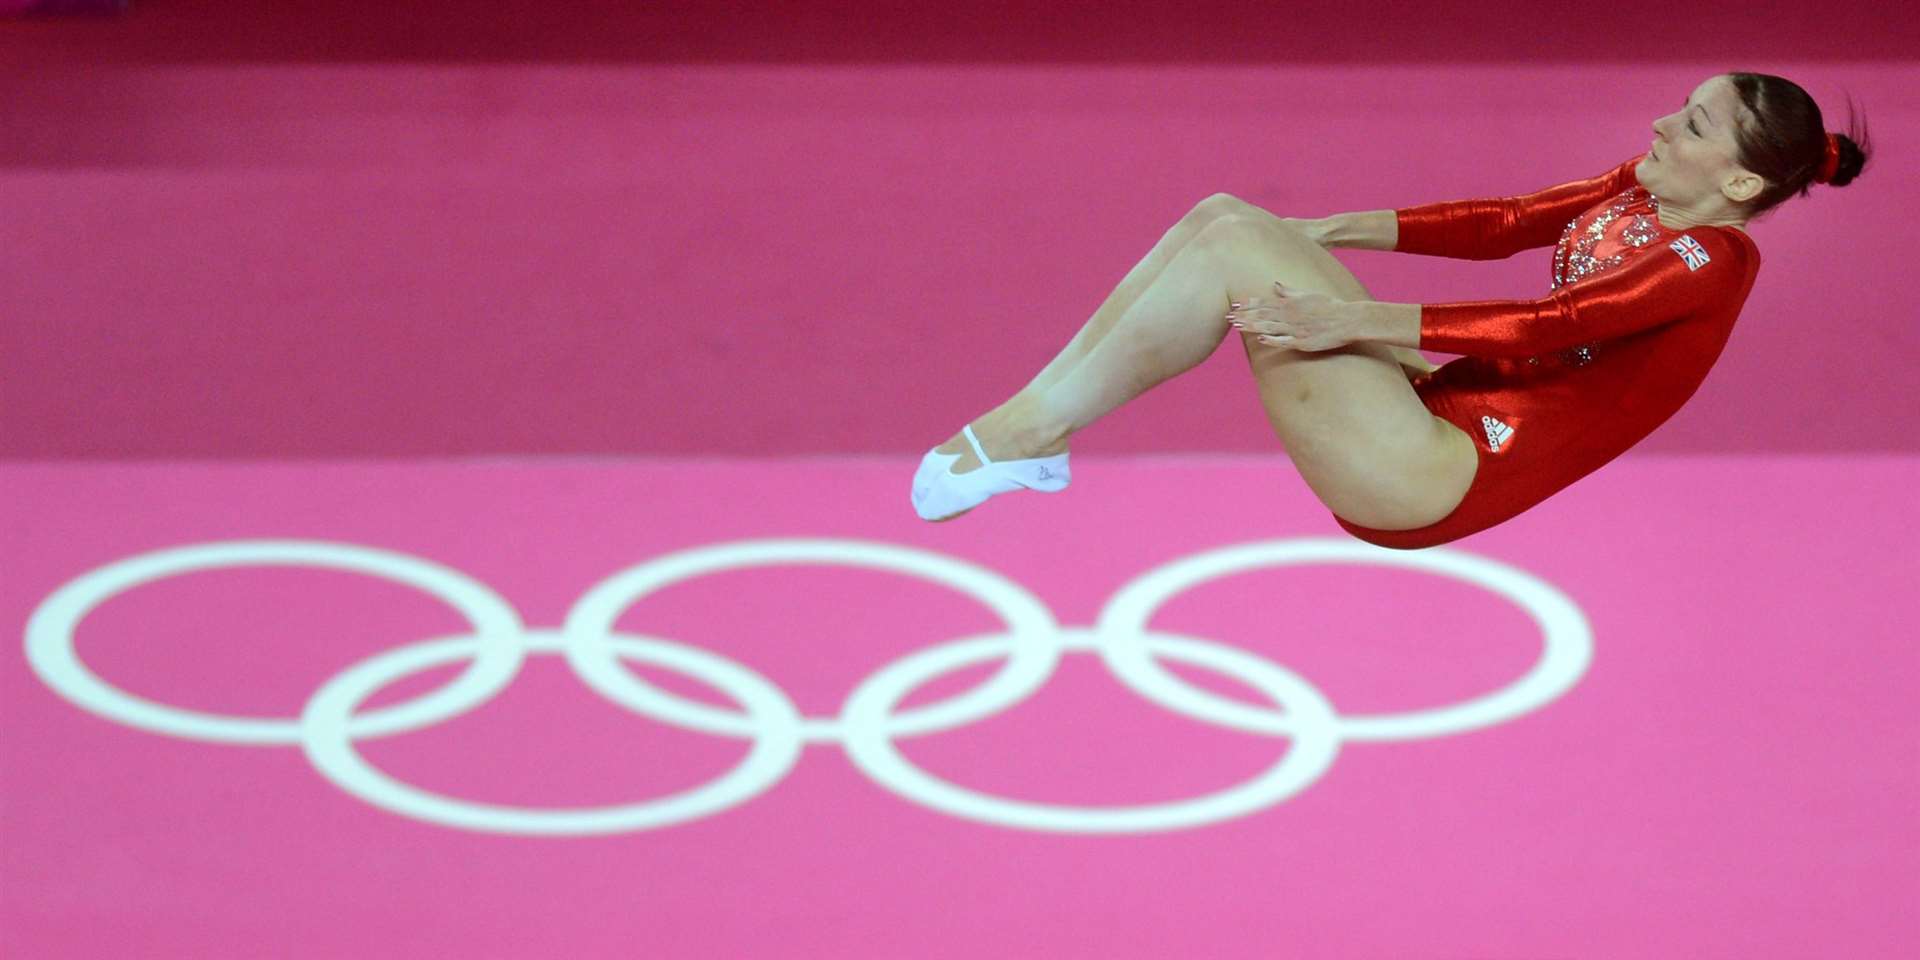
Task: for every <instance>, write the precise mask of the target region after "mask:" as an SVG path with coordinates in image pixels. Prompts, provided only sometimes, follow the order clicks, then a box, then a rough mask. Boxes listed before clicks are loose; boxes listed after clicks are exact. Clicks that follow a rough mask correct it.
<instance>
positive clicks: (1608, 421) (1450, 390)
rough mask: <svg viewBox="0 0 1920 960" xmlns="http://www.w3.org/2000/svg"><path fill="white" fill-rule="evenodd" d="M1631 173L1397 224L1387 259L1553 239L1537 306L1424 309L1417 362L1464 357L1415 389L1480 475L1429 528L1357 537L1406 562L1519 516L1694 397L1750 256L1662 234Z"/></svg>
mask: <svg viewBox="0 0 1920 960" xmlns="http://www.w3.org/2000/svg"><path fill="white" fill-rule="evenodd" d="M1640 160H1641V158H1640V157H1635V158H1634V159H1632V160H1629V161H1627V162H1625V163H1623V164H1621V165H1620V166H1618V167H1615V168H1614V169H1612V170H1610V171H1608V172H1607V173H1604V174H1601V175H1600V176H1597V177H1594V178H1592V179H1588V180H1577V181H1574V182H1572V183H1565V184H1561V185H1559V186H1554V187H1548V188H1547V189H1545V190H1541V191H1539V192H1536V193H1531V194H1527V195H1524V196H1519V197H1509V198H1506V199H1497V200H1461V201H1452V202H1445V203H1432V204H1425V205H1422V206H1416V207H1407V208H1403V209H1400V210H1397V211H1395V214H1396V217H1397V219H1398V221H1399V229H1400V239H1399V242H1398V244H1396V246H1395V247H1394V249H1395V250H1398V251H1402V252H1407V253H1419V254H1427V255H1430V256H1445V257H1456V258H1461V259H1469V260H1494V259H1499V258H1502V257H1509V256H1512V255H1513V254H1515V253H1517V252H1519V251H1521V250H1525V249H1529V248H1532V247H1544V246H1547V245H1548V244H1552V243H1554V242H1555V240H1556V239H1557V240H1558V246H1557V247H1556V249H1555V250H1554V256H1553V288H1552V291H1551V292H1550V293H1549V294H1548V295H1547V296H1546V297H1543V298H1541V299H1538V300H1484V301H1476V302H1471V303H1438V304H1422V305H1421V307H1420V346H1421V348H1422V349H1426V350H1434V351H1439V352H1443V353H1457V354H1461V355H1462V356H1461V358H1460V359H1458V360H1454V361H1451V362H1449V363H1447V364H1445V365H1443V366H1441V367H1440V368H1439V369H1437V370H1434V371H1433V372H1432V373H1429V374H1425V375H1423V376H1421V377H1418V378H1416V379H1415V380H1414V381H1413V387H1414V390H1415V392H1416V393H1418V394H1419V396H1420V399H1421V401H1422V402H1423V403H1425V404H1426V406H1427V409H1428V410H1430V411H1432V412H1433V414H1434V415H1435V416H1438V417H1440V418H1442V419H1445V420H1447V421H1448V422H1450V423H1452V424H1454V425H1455V426H1458V427H1459V428H1460V429H1462V430H1464V431H1466V433H1467V435H1468V436H1469V437H1472V438H1473V440H1474V445H1475V447H1476V448H1477V449H1478V450H1479V455H1480V464H1479V470H1478V472H1477V473H1476V474H1475V475H1474V479H1473V484H1472V486H1471V487H1470V488H1469V489H1468V491H1467V495H1466V497H1465V499H1463V500H1462V501H1461V502H1460V505H1459V506H1458V507H1456V508H1454V510H1453V512H1452V513H1450V514H1448V515H1447V516H1446V517H1445V518H1444V519H1442V520H1440V521H1439V522H1438V523H1435V524H1433V525H1431V526H1426V527H1421V528H1419V529H1416V530H1373V529H1369V528H1366V527H1361V526H1357V525H1355V524H1351V523H1348V522H1347V521H1345V520H1343V519H1340V518H1339V517H1335V520H1337V521H1338V522H1339V523H1340V526H1341V527H1343V528H1345V529H1346V530H1347V532H1349V533H1351V534H1353V535H1354V536H1356V537H1358V538H1360V539H1362V540H1365V541H1368V542H1370V543H1376V544H1379V545H1381V546H1386V547H1396V548H1401V549H1416V548H1420V547H1430V546H1434V545H1436V544H1441V543H1446V542H1448V541H1450V540H1456V539H1459V538H1460V537H1464V536H1466V535H1468V534H1471V533H1476V532H1479V531H1481V530H1485V529H1487V528H1488V527H1491V526H1493V525H1495V524H1498V523H1501V522H1503V521H1506V520H1508V519H1511V518H1512V517H1514V516H1516V515H1518V514H1519V513H1521V512H1522V511H1524V510H1526V509H1528V508H1530V507H1532V506H1533V505H1534V504H1537V503H1539V502H1540V501H1542V500H1545V499H1546V498H1547V497H1549V496H1552V495H1553V494H1555V493H1557V492H1559V491H1560V490H1561V489H1563V488H1565V487H1566V486H1567V485H1568V484H1571V483H1573V482H1574V481H1576V480H1578V479H1580V478H1581V477H1584V476H1586V475H1587V474H1589V473H1592V472H1593V471H1594V470H1597V469H1599V468H1600V467H1601V466H1602V465H1603V464H1605V463H1607V462H1608V461H1610V460H1612V459H1613V458H1615V457H1617V456H1619V455H1620V454H1621V453H1623V452H1625V451H1626V450H1627V449H1628V448H1629V447H1632V446H1633V445H1634V444H1636V443H1638V442H1640V440H1641V439H1643V438H1644V437H1646V436H1647V435H1648V434H1649V433H1652V432H1653V430H1654V429H1655V428H1656V427H1658V426H1660V424H1662V423H1665V422H1666V420H1667V419H1668V418H1669V417H1671V416H1673V414H1674V412H1675V411H1677V410H1679V409H1680V407H1681V405H1682V404H1684V403H1686V401H1687V399H1688V398H1689V397H1691V396H1693V393H1694V391H1695V390H1697V389H1698V388H1699V386H1700V384H1701V382H1702V381H1703V380H1705V379H1706V376H1707V371H1708V370H1709V369H1711V368H1712V367H1713V364H1714V361H1715V360H1717V359H1718V358H1719V356H1720V351H1721V348H1722V347H1724V346H1725V345H1726V342H1727V337H1728V335H1729V334H1731V333H1732V331H1733V323H1734V320H1735V319H1736V318H1737V317H1738V316H1739V314H1740V308H1741V306H1742V305H1743V304H1744V303H1745V302H1746V299H1747V293H1748V291H1750V290H1752V289H1753V280H1754V276H1755V274H1756V273H1757V272H1758V270H1759V268H1760V250H1759V248H1758V247H1756V246H1754V243H1753V240H1752V239H1751V238H1749V237H1748V236H1747V235H1746V233H1745V232H1743V231H1741V230H1738V229H1735V228H1732V227H1718V226H1700V227H1688V228H1687V229H1685V230H1673V229H1669V228H1667V227H1664V226H1662V225H1661V224H1660V221H1659V219H1658V216H1657V214H1658V212H1659V200H1658V198H1656V197H1654V196H1652V195H1651V194H1649V193H1648V192H1647V190H1646V188H1645V187H1642V186H1640V181H1639V179H1638V178H1637V177H1636V176H1635V174H1634V169H1635V167H1636V166H1637V165H1638V164H1639V162H1640Z"/></svg>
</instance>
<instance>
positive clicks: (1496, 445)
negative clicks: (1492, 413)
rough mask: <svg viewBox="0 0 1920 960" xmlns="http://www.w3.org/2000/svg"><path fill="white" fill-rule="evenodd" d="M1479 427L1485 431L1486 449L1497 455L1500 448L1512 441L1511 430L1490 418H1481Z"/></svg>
mask: <svg viewBox="0 0 1920 960" xmlns="http://www.w3.org/2000/svg"><path fill="white" fill-rule="evenodd" d="M1480 427H1481V429H1484V430H1486V431H1487V449H1489V450H1492V451H1493V452H1494V453H1499V452H1500V448H1501V447H1503V446H1505V445H1506V442H1507V441H1508V440H1511V439H1513V428H1512V427H1509V426H1507V425H1506V424H1504V423H1501V422H1500V421H1498V420H1495V419H1494V418H1492V417H1481V418H1480Z"/></svg>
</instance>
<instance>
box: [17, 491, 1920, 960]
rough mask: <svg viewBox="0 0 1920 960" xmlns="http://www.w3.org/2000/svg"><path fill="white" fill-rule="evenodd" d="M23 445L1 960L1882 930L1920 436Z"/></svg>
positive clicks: (1757, 949)
mask: <svg viewBox="0 0 1920 960" xmlns="http://www.w3.org/2000/svg"><path fill="white" fill-rule="evenodd" d="M912 466H913V465H912V463H910V462H906V461H901V460H898V459H896V458H884V459H859V458H846V459H818V460H805V461H669V460H633V461H621V460H607V461H577V462H556V461H502V462H465V463H462V462H426V463H421V462H394V463H384V464H375V463H331V464H327V463H273V464H254V465H243V464H211V465H209V464H186V463H181V464H117V465H115V464H107V465H91V466H87V465H53V464H46V465H38V464H11V465H5V466H0V490H4V491H5V493H6V496H5V497H4V498H0V536H4V541H3V544H0V545H3V546H4V550H3V551H0V556H3V557H4V564H5V576H4V577H3V578H0V612H4V614H5V616H6V617H7V618H8V620H9V622H11V623H13V624H15V628H16V630H17V631H18V633H17V634H16V636H17V637H19V638H20V640H21V646H20V647H17V648H16V655H15V656H11V657H8V658H7V659H6V661H5V663H6V665H5V667H4V668H0V719H4V723H5V728H6V731H7V734H6V737H5V740H4V746H3V747H0V750H3V751H4V752H3V753H0V762H3V763H4V768H3V769H0V774H3V775H4V784H5V785H4V794H3V795H0V796H3V799H4V807H0V821H3V822H0V827H4V834H5V837H6V838H7V842H6V844H5V853H4V866H5V869H4V874H3V877H4V879H3V880H0V882H3V883H4V889H3V890H0V893H3V894H4V896H0V953H4V955H6V956H8V957H146V958H159V957H210V956H236V957H237V956H249V957H253V956H273V957H470V956H472V957H494V956H541V957H556V956H567V957H600V956H655V957H773V956H822V957H929V958H934V957H981V956H1022V957H1028V956H1032V957H1102V958H1114V957H1122V958H1124V957H1176V956H1178V957H1238V956H1250V957H1251V956H1260V957H1296V956H1297V957H1342V958H1347V957H1381V958H1386V957H1396V958H1404V957H1474V958H1495V957H1499V958H1505V957H1513V958H1522V957H1528V958H1539V957H1609V958H1671V957H1693V958H1702V957H1727V958H1736V957H1737V958H1743V960H1750V958H1764V957H1815V956H1819V957H1892V956H1899V955H1903V954H1904V952H1905V951H1907V950H1910V949H1911V947H1912V944H1913V943H1915V942H1920V922H1916V921H1915V920H1914V919H1913V912H1912V910H1911V906H1912V903H1913V898H1914V892H1915V891H1916V889H1920V869H1916V862H1915V861H1916V854H1915V851H1916V847H1917V846H1920V844H1917V841H1920V827H1917V826H1916V818H1915V817H1914V815H1913V813H1914V810H1915V809H1916V802H1917V801H1920V789H1917V787H1920V737H1917V736H1916V732H1915V730H1916V727H1915V724H1914V722H1913V718H1912V714H1911V705H1912V702H1913V693H1914V690H1915V689H1916V684H1917V683H1920V655H1916V652H1915V645H1914V643H1913V635H1914V627H1913V623H1914V621H1915V619H1916V614H1920V601H1917V600H1916V599H1915V595H1914V590H1913V586H1914V583H1915V580H1916V574H1917V573H1920V564H1917V563H1916V560H1915V551H1914V547H1913V544H1914V542H1915V534H1916V530H1915V526H1916V521H1917V520H1920V505H1917V504H1916V499H1915V497H1914V494H1913V491H1914V490H1915V489H1916V488H1917V487H1920V458H1914V457H1851V458H1847V457H1805V458H1795V457H1760V456H1713V457H1688V458H1665V457H1639V458H1629V459H1627V460H1625V461H1622V462H1619V463H1616V464H1614V465H1612V466H1610V467H1608V468H1606V469H1605V470H1603V471H1602V472H1601V473H1599V474H1597V475H1595V476H1594V477H1592V478H1589V479H1588V480H1586V481H1583V482H1582V483H1580V484H1578V485H1576V486H1575V487H1573V488H1572V489H1570V490H1568V491H1567V492H1565V493H1563V494H1562V495H1560V496H1559V497H1557V498H1555V499H1554V500H1552V501H1550V502H1548V503H1547V504H1546V505H1544V506H1542V507H1540V508H1538V509H1536V510H1534V511H1533V512H1531V513H1529V514H1527V515H1525V516H1523V517H1521V518H1519V519H1518V520H1515V521H1513V522H1511V523H1508V524H1506V525H1504V526H1502V527H1500V528H1497V529H1495V530H1493V531H1491V532H1488V533H1486V534H1483V535H1480V536H1477V537H1474V538H1470V539H1468V540H1465V541H1461V542H1459V543H1456V544H1453V545H1450V546H1448V547H1445V548H1440V549H1435V550H1428V551H1420V552H1414V553H1404V552H1392V551H1385V550H1379V549H1376V548H1373V547H1370V546H1367V545H1365V544H1362V543H1359V542H1357V541H1353V540H1351V539H1348V538H1345V537H1343V536H1342V535H1341V534H1340V532H1339V530H1338V528H1336V527H1335V526H1334V525H1333V523H1332V521H1331V519H1330V518H1329V517H1328V515H1327V514H1326V512H1325V511H1324V510H1323V509H1322V508H1320V507H1319V506H1318V504H1317V503H1316V502H1315V501H1314V500H1313V499H1312V498H1311V496H1310V494H1309V493H1308V492H1307V491H1306V490H1305V488H1304V487H1303V485H1302V484H1301V483H1300V482H1299V480H1298V478H1297V477H1296V476H1295V475H1293V474H1292V473H1291V471H1290V469H1289V468H1288V467H1287V465H1286V463H1285V461H1284V460H1283V459H1281V458H1279V457H1266V458H1169V459H1104V460H1103V459H1099V458H1092V457H1089V458H1083V459H1079V460H1076V463H1075V468H1076V470H1075V478H1076V479H1075V484H1074V486H1073V488H1072V489H1070V490H1068V491H1066V492H1064V493H1062V494H1059V495H1053V496H1042V495H1038V494H1021V495H1016V496H1011V497H1003V498H1000V499H998V500H996V501H994V502H993V503H991V504H988V505H987V506H985V507H983V508H981V509H980V510H978V511H976V512H974V513H973V514H970V515H968V516H967V517H964V518H962V519H960V520H958V521H955V522H953V523H949V524H942V525H930V524H925V523H922V522H920V521H919V520H917V519H916V518H915V517H914V516H913V513H912V511H911V509H910V507H909V505H908V500H907V478H908V477H909V476H910V474H911V470H912Z"/></svg>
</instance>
